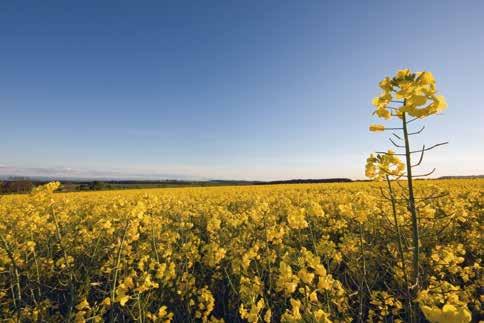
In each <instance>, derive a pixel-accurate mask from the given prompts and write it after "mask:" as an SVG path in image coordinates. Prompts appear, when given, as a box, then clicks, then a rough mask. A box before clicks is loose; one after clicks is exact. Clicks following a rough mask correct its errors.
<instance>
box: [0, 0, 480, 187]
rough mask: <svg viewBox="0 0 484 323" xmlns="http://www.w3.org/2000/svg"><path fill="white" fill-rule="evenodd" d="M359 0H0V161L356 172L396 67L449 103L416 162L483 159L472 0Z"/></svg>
mask: <svg viewBox="0 0 484 323" xmlns="http://www.w3.org/2000/svg"><path fill="white" fill-rule="evenodd" d="M369 2H370V3H371V4H368V3H367V1H331V2H330V1H85V0H83V1H37V0H36V1H33V0H32V1H9V0H7V1H1V2H0V116H1V118H0V122H1V124H0V138H1V140H0V175H1V174H6V173H9V174H17V175H19V174H25V175H46V174H47V175H48V174H51V175H54V176H66V175H67V176H69V175H71V176H115V177H128V176H142V177H143V176H151V177H153V178H157V177H169V178H173V177H180V178H190V177H194V178H225V179H228V178H232V179H275V178H284V179H286V178H323V177H351V178H363V176H364V163H365V158H366V157H367V155H368V154H369V153H371V152H372V151H374V150H382V149H386V148H389V144H388V142H387V141H386V136H385V134H374V133H369V132H368V125H369V124H370V123H374V122H376V121H378V120H377V119H375V118H373V117H372V115H371V112H372V111H373V107H372V106H371V103H370V102H371V99H372V97H374V96H375V95H377V94H378V93H379V89H378V86H377V84H378V81H379V80H380V79H382V78H383V77H384V76H387V75H392V74H394V72H395V71H396V70H398V69H400V68H405V67H409V68H410V69H412V70H429V71H432V72H433V73H434V75H435V77H436V79H437V88H438V89H439V90H440V92H441V93H442V94H443V95H445V96H446V98H447V101H448V104H449V108H448V110H447V111H446V112H445V113H444V114H443V115H441V116H436V117H433V118H429V119H428V120H426V121H425V124H426V125H427V130H426V132H424V135H423V136H422V138H419V139H418V140H417V143H423V142H425V143H427V144H432V143H436V142H440V141H450V145H448V146H444V147H440V148H439V149H436V150H434V151H433V152H431V153H430V154H428V159H427V160H426V161H427V164H426V166H427V168H424V169H422V171H425V170H426V169H431V168H433V167H437V168H438V172H437V173H436V175H451V174H452V175H465V174H484V150H483V143H484V126H483V125H484V108H483V104H484V103H483V102H484V81H483V75H484V58H483V57H484V56H483V53H484V33H483V31H484V1H477V0H476V1H369ZM416 126H417V124H416Z"/></svg>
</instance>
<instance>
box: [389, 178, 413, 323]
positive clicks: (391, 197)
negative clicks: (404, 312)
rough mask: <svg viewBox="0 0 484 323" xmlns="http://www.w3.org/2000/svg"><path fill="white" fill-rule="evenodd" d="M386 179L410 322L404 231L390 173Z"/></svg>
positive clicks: (410, 305)
mask: <svg viewBox="0 0 484 323" xmlns="http://www.w3.org/2000/svg"><path fill="white" fill-rule="evenodd" d="M386 181H387V184H388V191H389V192H390V199H391V202H392V212H393V221H395V228H396V229H397V235H398V240H397V241H398V253H399V255H400V261H401V262H402V271H403V279H404V281H405V289H406V290H407V308H408V317H409V319H410V322H413V309H412V300H411V296H410V284H409V282H408V275H407V266H406V264H405V254H404V253H403V242H402V232H401V230H400V225H399V224H398V218H397V206H396V201H395V194H394V192H393V188H392V184H391V182H390V178H389V177H388V175H387V176H386Z"/></svg>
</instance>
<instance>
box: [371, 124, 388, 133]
mask: <svg viewBox="0 0 484 323" xmlns="http://www.w3.org/2000/svg"><path fill="white" fill-rule="evenodd" d="M384 130H385V126H384V125H382V124H372V125H370V131H373V132H378V131H384Z"/></svg>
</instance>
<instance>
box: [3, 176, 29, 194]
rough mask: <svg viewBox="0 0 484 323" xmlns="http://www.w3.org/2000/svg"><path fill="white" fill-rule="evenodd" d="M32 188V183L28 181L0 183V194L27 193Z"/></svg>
mask: <svg viewBox="0 0 484 323" xmlns="http://www.w3.org/2000/svg"><path fill="white" fill-rule="evenodd" d="M33 188H34V183H33V182H32V181H31V180H28V179H21V180H13V181H4V182H1V183H0V194H19V193H29V192H30V191H32V189H33Z"/></svg>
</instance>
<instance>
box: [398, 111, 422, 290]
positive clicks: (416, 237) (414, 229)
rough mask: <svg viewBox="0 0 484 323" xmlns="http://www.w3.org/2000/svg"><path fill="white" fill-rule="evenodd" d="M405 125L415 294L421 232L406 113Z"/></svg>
mask: <svg viewBox="0 0 484 323" xmlns="http://www.w3.org/2000/svg"><path fill="white" fill-rule="evenodd" d="M402 123H403V137H404V140H405V159H406V163H407V185H408V210H409V211H410V214H411V216H412V237H413V241H412V243H413V283H414V288H415V292H418V285H419V256H420V246H419V230H418V217H417V209H416V207H415V196H414V193H413V178H412V164H411V156H410V154H411V153H410V151H411V150H410V143H409V139H408V137H409V136H408V130H407V120H406V113H405V112H404V113H403V114H402Z"/></svg>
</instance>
